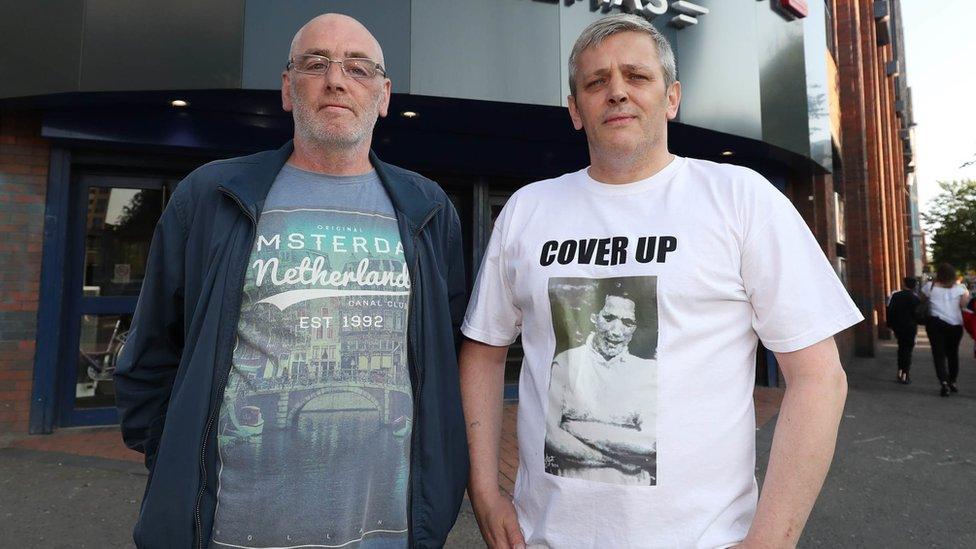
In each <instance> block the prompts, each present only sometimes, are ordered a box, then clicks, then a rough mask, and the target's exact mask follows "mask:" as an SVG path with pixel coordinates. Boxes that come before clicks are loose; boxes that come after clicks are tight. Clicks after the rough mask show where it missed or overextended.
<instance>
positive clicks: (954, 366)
mask: <svg viewBox="0 0 976 549" xmlns="http://www.w3.org/2000/svg"><path fill="white" fill-rule="evenodd" d="M922 294H923V295H924V296H925V299H926V300H927V301H928V304H929V311H928V316H927V318H926V320H925V333H926V335H928V336H929V342H930V343H931V344H932V359H933V360H934V361H935V375H936V376H937V377H938V378H939V383H940V384H941V388H940V390H939V394H940V395H941V396H944V397H947V396H949V394H950V393H958V392H959V390H958V389H957V388H956V378H958V377H959V342H960V341H961V340H962V323H963V318H962V313H963V311H964V310H965V309H966V305H967V304H968V303H969V291H968V290H966V287H965V286H963V285H962V284H959V282H958V281H957V278H956V269H955V267H953V266H952V265H950V264H948V263H943V264H942V265H939V268H938V270H937V271H936V275H935V280H933V281H932V282H930V283H929V284H926V285H925V286H923V287H922Z"/></svg>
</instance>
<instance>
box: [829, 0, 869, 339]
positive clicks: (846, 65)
mask: <svg viewBox="0 0 976 549" xmlns="http://www.w3.org/2000/svg"><path fill="white" fill-rule="evenodd" d="M834 2H835V3H834V7H835V9H834V22H835V25H836V37H837V68H838V84H839V85H838V87H839V93H840V105H841V108H840V115H841V134H842V139H841V141H842V143H843V146H842V148H841V151H840V156H841V164H842V166H843V178H844V205H845V216H846V218H847V219H846V231H847V239H846V246H847V278H848V289H849V290H850V292H851V297H852V298H853V299H854V302H855V303H856V304H857V306H858V308H859V309H860V310H861V313H862V314H863V315H864V317H865V321H864V322H861V323H859V324H857V325H856V326H854V350H855V353H856V354H857V355H859V356H874V352H875V339H874V338H875V330H876V326H877V323H876V319H875V318H874V314H873V313H874V302H875V295H874V286H873V275H874V266H873V265H872V258H873V257H874V255H875V248H876V244H875V242H874V240H873V239H872V238H871V237H872V234H873V233H872V229H873V228H874V224H873V220H872V216H871V206H872V205H871V202H870V200H869V198H870V193H869V190H870V183H871V181H870V172H869V170H868V158H867V157H868V139H867V133H868V128H867V126H868V125H869V121H870V120H871V117H870V111H869V108H868V107H869V104H866V103H865V94H866V92H867V89H868V84H867V83H866V82H865V78H864V73H863V67H862V61H863V60H862V53H863V52H862V41H861V40H860V35H861V33H862V32H865V33H868V34H869V36H870V40H872V41H873V40H874V32H873V19H872V18H871V17H870V16H868V18H867V20H866V21H863V20H862V17H861V13H860V10H859V5H858V4H859V2H858V0H834ZM862 27H864V28H862ZM870 47H874V46H873V43H871V44H870Z"/></svg>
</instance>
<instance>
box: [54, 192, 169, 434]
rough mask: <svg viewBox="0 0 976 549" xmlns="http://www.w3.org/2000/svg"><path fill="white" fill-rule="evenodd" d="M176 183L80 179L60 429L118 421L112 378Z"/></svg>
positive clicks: (70, 259)
mask: <svg viewBox="0 0 976 549" xmlns="http://www.w3.org/2000/svg"><path fill="white" fill-rule="evenodd" d="M178 182H179V179H177V178H173V177H166V176H158V177H157V176H119V175H103V174H97V173H81V174H79V175H77V176H76V177H75V180H74V181H73V185H72V187H73V189H72V202H73V205H74V206H73V208H72V214H73V215H72V219H71V223H70V225H69V226H70V227H71V230H69V232H68V242H67V247H68V250H67V260H68V261H67V273H66V274H67V276H66V279H65V282H66V285H65V286H64V289H65V300H66V308H65V312H66V314H65V317H64V321H63V324H62V334H63V337H64V340H63V345H62V346H61V348H62V349H65V352H63V353H61V359H60V361H59V362H60V363H61V364H62V365H63V366H62V367H63V370H62V373H61V375H60V376H59V377H60V378H61V380H62V389H61V407H60V409H61V412H60V419H61V421H60V423H61V425H62V426H73V425H96V424H108V423H114V422H116V421H117V415H116V411H115V388H114V384H113V381H112V374H113V373H114V371H115V366H116V363H117V361H118V357H119V354H120V353H121V352H122V348H123V347H124V346H125V339H126V335H127V334H128V332H129V323H130V321H131V320H132V313H133V312H134V311H135V307H136V302H137V300H138V297H139V290H140V289H141V287H142V280H143V278H144V277H145V274H146V259H147V257H148V255H149V244H150V242H151V241H152V235H153V230H154V229H155V226H156V222H157V221H158V220H159V216H160V214H161V213H162V211H163V207H164V206H165V204H166V202H167V199H168V198H169V195H170V193H171V192H172V190H173V189H174V188H175V187H176V184H177V183H178Z"/></svg>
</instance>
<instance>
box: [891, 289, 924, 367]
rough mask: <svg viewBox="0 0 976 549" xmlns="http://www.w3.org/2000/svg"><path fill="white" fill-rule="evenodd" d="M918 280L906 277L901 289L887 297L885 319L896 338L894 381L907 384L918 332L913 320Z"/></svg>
mask: <svg viewBox="0 0 976 549" xmlns="http://www.w3.org/2000/svg"><path fill="white" fill-rule="evenodd" d="M916 286H918V280H916V279H914V278H911V277H906V278H905V279H904V280H902V286H901V290H900V291H897V292H895V293H893V294H891V297H890V298H889V299H888V307H887V308H886V314H885V320H886V321H887V323H888V327H889V328H891V330H892V331H893V332H895V338H896V339H897V340H898V373H897V375H896V377H895V381H897V382H898V383H904V384H906V385H907V384H909V383H911V382H912V379H911V377H910V375H909V371H910V370H911V367H912V349H914V348H915V336H916V335H917V334H918V322H916V321H915V309H917V308H918V303H919V299H918V295H917V294H916V293H915V287H916Z"/></svg>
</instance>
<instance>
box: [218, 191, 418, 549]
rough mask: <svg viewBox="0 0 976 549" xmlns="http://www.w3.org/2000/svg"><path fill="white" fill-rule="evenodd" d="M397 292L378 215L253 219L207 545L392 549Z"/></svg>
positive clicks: (401, 530) (398, 423)
mask: <svg viewBox="0 0 976 549" xmlns="http://www.w3.org/2000/svg"><path fill="white" fill-rule="evenodd" d="M323 220H328V221H327V222H323ZM409 293H410V279H409V275H408V272H407V267H406V264H405V261H404V256H403V248H402V246H401V242H400V236H399V232H398V230H397V224H396V219H395V217H393V216H392V212H389V213H386V212H384V213H376V212H375V211H366V212H364V211H351V210H348V209H333V210H325V211H323V210H315V209H307V208H305V209H281V210H266V211H265V212H263V213H262V216H261V220H260V223H259V226H258V234H257V238H256V239H255V245H254V248H253V251H252V254H251V258H250V261H249V263H248V269H247V272H246V275H245V282H244V298H243V303H242V306H241V317H240V321H239V324H238V335H237V337H238V339H237V342H236V346H235V349H234V356H233V365H232V368H231V375H230V377H229V379H228V382H227V385H226V389H225V392H224V400H223V403H222V407H221V413H220V420H219V425H218V447H219V455H220V473H219V493H218V508H217V512H216V516H215V523H214V531H213V541H214V544H215V545H217V546H237V547H293V546H318V547H356V546H358V547H385V546H389V544H393V546H400V547H402V546H403V545H404V544H405V542H406V528H407V517H406V498H407V494H406V488H407V487H406V483H407V478H408V470H409V469H408V467H409V452H410V444H409V442H410V432H411V426H412V418H413V402H412V398H411V385H410V376H409V371H408V368H407V352H406V327H407V306H408V302H409Z"/></svg>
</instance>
